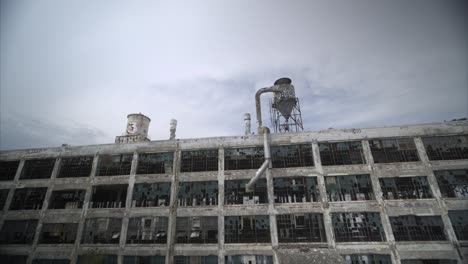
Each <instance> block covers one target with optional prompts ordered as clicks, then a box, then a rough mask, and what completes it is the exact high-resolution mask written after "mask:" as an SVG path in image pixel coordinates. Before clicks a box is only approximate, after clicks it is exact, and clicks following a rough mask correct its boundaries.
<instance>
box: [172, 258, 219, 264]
mask: <svg viewBox="0 0 468 264" xmlns="http://www.w3.org/2000/svg"><path fill="white" fill-rule="evenodd" d="M174 264H218V256H174Z"/></svg>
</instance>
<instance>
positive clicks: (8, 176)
mask: <svg viewBox="0 0 468 264" xmlns="http://www.w3.org/2000/svg"><path fill="white" fill-rule="evenodd" d="M19 163H20V162H19V160H14V161H0V181H12V180H13V179H14V178H15V175H16V171H17V170H18V166H19Z"/></svg>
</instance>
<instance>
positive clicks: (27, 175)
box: [20, 159, 55, 180]
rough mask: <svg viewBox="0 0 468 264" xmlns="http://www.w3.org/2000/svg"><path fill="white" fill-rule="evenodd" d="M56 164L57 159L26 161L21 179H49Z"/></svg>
mask: <svg viewBox="0 0 468 264" xmlns="http://www.w3.org/2000/svg"><path fill="white" fill-rule="evenodd" d="M54 164H55V159H35V160H26V161H25V162H24V167H23V171H22V172H21V176H20V179H21V180H29V179H48V178H50V176H51V174H52V170H53V169H54Z"/></svg>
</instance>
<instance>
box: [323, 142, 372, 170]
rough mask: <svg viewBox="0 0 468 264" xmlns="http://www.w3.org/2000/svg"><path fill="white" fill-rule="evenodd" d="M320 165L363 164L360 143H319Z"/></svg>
mask: <svg viewBox="0 0 468 264" xmlns="http://www.w3.org/2000/svg"><path fill="white" fill-rule="evenodd" d="M319 149H320V159H321V160H322V165H324V166H328V165H349V164H363V163H364V160H365V159H364V154H363V152H362V144H361V141H350V142H337V143H319Z"/></svg>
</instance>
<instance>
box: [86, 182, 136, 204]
mask: <svg viewBox="0 0 468 264" xmlns="http://www.w3.org/2000/svg"><path fill="white" fill-rule="evenodd" d="M127 188H128V185H126V184H115V185H98V186H94V187H93V193H92V197H91V208H124V207H125V200H126V199H127Z"/></svg>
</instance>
